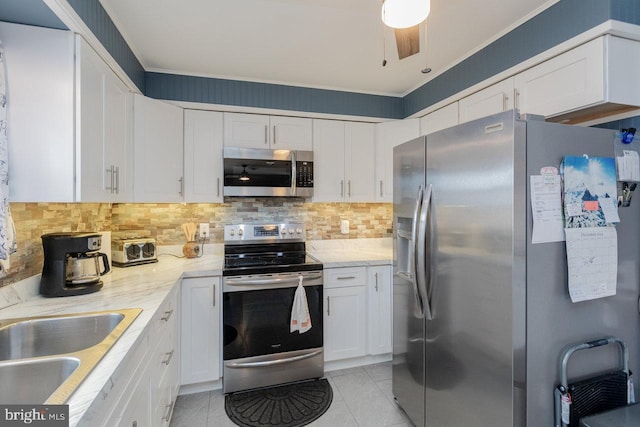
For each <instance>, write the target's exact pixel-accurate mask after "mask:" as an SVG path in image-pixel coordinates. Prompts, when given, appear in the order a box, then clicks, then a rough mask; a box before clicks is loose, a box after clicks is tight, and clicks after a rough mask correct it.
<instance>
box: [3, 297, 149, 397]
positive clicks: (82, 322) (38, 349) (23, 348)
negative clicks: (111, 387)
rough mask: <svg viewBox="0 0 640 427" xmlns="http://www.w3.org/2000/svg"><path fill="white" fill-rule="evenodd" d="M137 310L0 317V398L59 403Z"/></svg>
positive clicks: (76, 384) (124, 327)
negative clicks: (0, 318) (12, 317)
mask: <svg viewBox="0 0 640 427" xmlns="http://www.w3.org/2000/svg"><path fill="white" fill-rule="evenodd" d="M141 312H142V309H140V308H129V309H122V310H110V311H98V312H91V313H77V314H65V315H60V316H40V317H31V318H20V319H8V320H0V383H1V386H0V402H2V403H33V404H39V403H47V404H60V403H64V402H65V401H66V400H67V399H68V398H69V396H71V394H72V393H73V392H74V391H75V390H76V388H78V386H79V385H80V384H81V383H82V381H83V380H84V379H85V378H86V377H87V375H89V373H91V371H92V370H93V368H95V366H96V365H97V364H98V362H100V360H101V359H102V357H103V356H104V355H105V354H106V353H107V352H108V351H109V349H110V348H111V347H112V346H113V345H114V344H115V342H116V341H117V340H118V338H120V336H122V334H123V333H124V331H126V330H127V328H128V327H129V326H130V325H131V323H133V321H134V320H135V319H136V317H138V315H139V314H140V313H141ZM13 390H15V393H14V392H13Z"/></svg>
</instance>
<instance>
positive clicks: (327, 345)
mask: <svg viewBox="0 0 640 427" xmlns="http://www.w3.org/2000/svg"><path fill="white" fill-rule="evenodd" d="M324 298H325V300H324V304H325V305H324V355H325V361H326V362H331V361H336V360H342V359H349V358H354V357H363V356H366V355H379V354H385V353H390V352H391V267H390V266H375V267H364V266H361V267H340V268H326V269H325V270H324Z"/></svg>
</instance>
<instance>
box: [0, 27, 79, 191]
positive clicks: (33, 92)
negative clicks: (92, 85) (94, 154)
mask: <svg viewBox="0 0 640 427" xmlns="http://www.w3.org/2000/svg"><path fill="white" fill-rule="evenodd" d="M0 40H2V46H3V48H4V50H5V55H6V57H5V59H6V66H7V80H8V87H7V89H8V93H7V100H8V103H7V106H8V110H9V111H8V113H9V123H8V126H7V132H8V135H9V199H10V201H11V202H73V201H75V200H76V197H75V173H76V164H75V143H74V134H75V128H74V127H75V120H74V119H75V118H74V93H75V92H74V89H75V80H74V67H75V65H74V50H75V43H74V37H73V34H72V33H71V32H69V31H61V30H51V29H46V28H39V27H32V26H27V25H18V24H10V23H6V22H0Z"/></svg>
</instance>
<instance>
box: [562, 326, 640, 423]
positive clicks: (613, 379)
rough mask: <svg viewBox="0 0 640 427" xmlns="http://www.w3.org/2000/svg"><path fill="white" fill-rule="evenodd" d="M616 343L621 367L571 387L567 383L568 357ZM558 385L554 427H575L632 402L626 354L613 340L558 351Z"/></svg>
mask: <svg viewBox="0 0 640 427" xmlns="http://www.w3.org/2000/svg"><path fill="white" fill-rule="evenodd" d="M613 343H616V344H618V347H619V348H620V365H621V368H620V369H619V370H616V371H612V372H608V373H605V374H601V375H598V376H596V377H592V378H587V379H584V380H581V381H578V382H575V383H572V384H569V381H568V380H567V364H568V362H569V357H571V355H572V354H573V353H575V352H576V351H578V350H585V349H590V348H596V347H601V346H603V345H607V344H613ZM560 375H561V381H562V383H561V384H560V385H558V386H557V387H556V388H555V390H554V393H553V396H554V406H555V408H554V409H555V424H554V425H555V427H579V425H580V418H582V417H585V416H587V415H592V414H596V413H598V412H602V411H606V410H609V409H613V408H617V407H620V406H625V405H628V404H630V403H634V401H635V397H634V393H633V380H632V378H631V371H629V351H628V350H627V346H626V345H625V343H624V342H623V341H622V340H620V339H618V338H615V337H606V338H600V339H597V340H594V341H589V342H585V343H579V344H574V345H572V346H570V347H568V348H566V349H565V350H564V351H563V352H562V356H561V358H560Z"/></svg>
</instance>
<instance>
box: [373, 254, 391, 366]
mask: <svg viewBox="0 0 640 427" xmlns="http://www.w3.org/2000/svg"><path fill="white" fill-rule="evenodd" d="M367 270H368V271H367V273H368V274H367V276H368V280H367V289H368V297H369V298H368V302H369V304H368V305H369V307H368V317H369V321H368V327H369V345H368V348H369V354H385V353H391V342H392V341H391V331H392V325H391V322H392V313H391V267H390V266H386V265H384V266H378V267H369V268H368V269H367Z"/></svg>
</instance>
